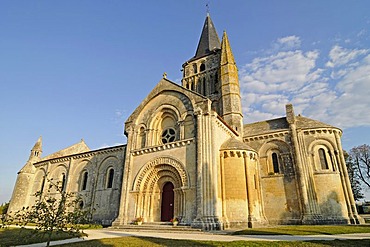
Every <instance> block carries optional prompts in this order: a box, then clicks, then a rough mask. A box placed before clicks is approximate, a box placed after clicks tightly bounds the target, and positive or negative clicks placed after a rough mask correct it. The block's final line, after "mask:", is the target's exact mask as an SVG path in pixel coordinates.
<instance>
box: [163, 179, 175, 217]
mask: <svg viewBox="0 0 370 247" xmlns="http://www.w3.org/2000/svg"><path fill="white" fill-rule="evenodd" d="M173 188H174V186H173V184H172V183H171V182H167V183H165V184H164V186H163V190H162V205H161V221H170V220H171V219H172V218H173V211H174V192H173Z"/></svg>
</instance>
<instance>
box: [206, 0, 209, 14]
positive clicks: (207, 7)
mask: <svg viewBox="0 0 370 247" xmlns="http://www.w3.org/2000/svg"><path fill="white" fill-rule="evenodd" d="M206 11H207V15H209V1H207V3H206Z"/></svg>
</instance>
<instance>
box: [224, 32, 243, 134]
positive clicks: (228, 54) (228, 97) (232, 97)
mask: <svg viewBox="0 0 370 247" xmlns="http://www.w3.org/2000/svg"><path fill="white" fill-rule="evenodd" d="M220 81H221V116H222V118H223V119H224V120H225V122H226V123H228V124H229V125H230V126H231V127H232V128H233V129H234V130H235V131H236V132H238V133H239V137H240V138H241V137H242V136H243V113H242V106H241V97H240V86H239V77H238V68H237V67H236V63H235V59H234V55H233V53H232V51H231V46H230V43H229V39H228V37H227V34H226V31H224V33H223V36H222V43H221V61H220Z"/></svg>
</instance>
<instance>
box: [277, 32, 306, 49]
mask: <svg viewBox="0 0 370 247" xmlns="http://www.w3.org/2000/svg"><path fill="white" fill-rule="evenodd" d="M276 45H278V46H280V48H281V49H283V48H285V49H295V48H299V47H300V46H301V39H300V38H299V37H297V36H295V35H292V36H287V37H283V38H279V39H278V40H277V42H276Z"/></svg>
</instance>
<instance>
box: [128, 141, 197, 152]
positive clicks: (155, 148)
mask: <svg viewBox="0 0 370 247" xmlns="http://www.w3.org/2000/svg"><path fill="white" fill-rule="evenodd" d="M192 142H194V138H190V139H185V140H180V141H175V142H171V143H166V144H163V145H157V146H151V147H146V148H141V149H136V150H132V151H131V154H132V155H133V156H138V155H143V154H147V153H154V152H157V151H162V150H167V149H174V148H179V147H183V146H186V145H190V144H191V143H192Z"/></svg>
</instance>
